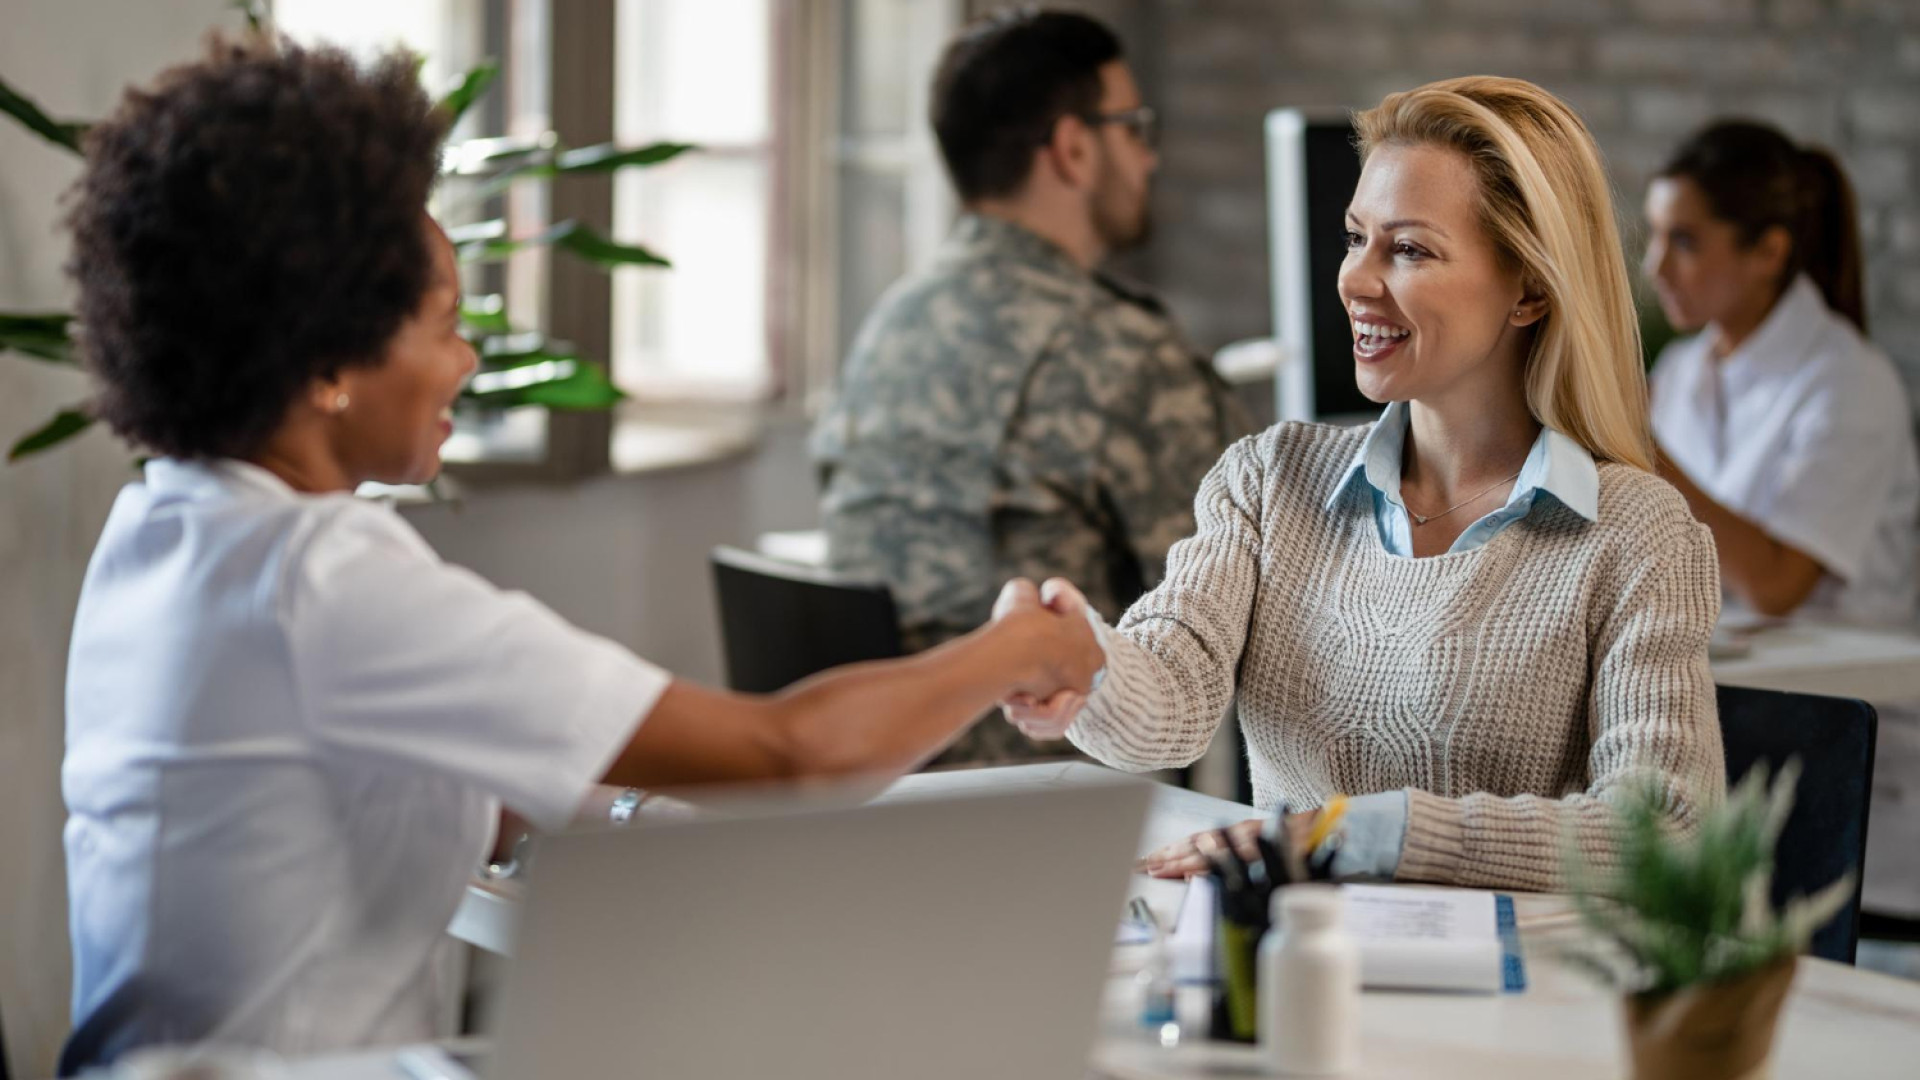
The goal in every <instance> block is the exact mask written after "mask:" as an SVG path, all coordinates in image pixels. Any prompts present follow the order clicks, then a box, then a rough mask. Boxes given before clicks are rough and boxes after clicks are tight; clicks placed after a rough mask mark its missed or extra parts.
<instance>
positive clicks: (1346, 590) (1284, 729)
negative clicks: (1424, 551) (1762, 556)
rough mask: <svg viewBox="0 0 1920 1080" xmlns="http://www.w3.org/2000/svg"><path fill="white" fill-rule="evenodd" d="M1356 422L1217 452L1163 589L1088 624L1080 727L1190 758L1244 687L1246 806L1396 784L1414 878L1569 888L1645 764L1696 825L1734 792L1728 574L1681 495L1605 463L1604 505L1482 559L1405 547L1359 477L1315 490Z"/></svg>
mask: <svg viewBox="0 0 1920 1080" xmlns="http://www.w3.org/2000/svg"><path fill="white" fill-rule="evenodd" d="M1365 436H1366V430H1365V429H1364V428H1359V429H1342V428H1335V427H1327V426H1323V425H1317V424H1296V423H1287V424H1280V425H1277V426H1275V427H1273V428H1270V429H1268V430H1267V431H1266V432H1264V433H1262V434H1260V435H1257V436H1253V437H1251V438H1247V439H1243V440H1241V441H1240V442H1239V443H1237V444H1235V445H1234V446H1233V447H1232V448H1231V449H1229V450H1228V451H1227V453H1226V455H1225V456H1224V457H1222V458H1221V460H1220V462H1219V464H1217V465H1215V466H1214V469H1213V471H1212V472H1211V473H1210V474H1208V476H1207V478H1206V480H1205V481H1204V482H1203V483H1202V484H1201V487H1200V493H1199V496H1198V498H1197V500H1196V505H1195V513H1196V518H1197V526H1198V531H1197V532H1196V534H1195V535H1194V536H1192V537H1189V538H1188V539H1186V540H1183V541H1181V542H1180V543H1179V544H1177V545H1176V546H1175V547H1174V548H1173V550H1172V552H1171V554H1170V555H1169V556H1168V560H1167V576H1166V579H1165V581H1164V582H1163V583H1162V584H1161V585H1160V587H1159V588H1157V589H1155V590H1154V591H1153V592H1151V593H1149V594H1147V595H1146V596H1144V597H1142V598H1141V599H1140V601H1139V603H1137V604H1135V605H1134V606H1133V608H1132V609H1131V610H1129V611H1128V612H1127V613H1126V615H1125V617H1123V618H1122V619H1121V620H1120V624H1119V627H1118V629H1117V630H1116V629H1109V628H1107V627H1105V626H1101V627H1100V628H1099V629H1100V636H1101V638H1102V643H1103V644H1104V645H1105V647H1106V650H1107V673H1106V676H1105V680H1104V681H1103V682H1102V684H1101V686H1100V688H1099V690H1098V691H1097V692H1096V693H1094V694H1093V696H1092V698H1091V699H1090V700H1089V701H1088V703H1087V706H1086V708H1085V710H1084V711H1083V712H1082V713H1081V715H1080V716H1079V718H1078V719H1077V720H1076V721H1075V722H1074V724H1073V727H1072V728H1071V729H1070V730H1069V731H1068V735H1069V737H1070V738H1071V739H1072V740H1073V742H1074V743H1075V744H1076V745H1078V746H1079V747H1081V748H1082V749H1084V750H1085V751H1087V752H1088V753H1089V754H1092V755H1093V756H1094V757H1096V758H1098V759H1100V760H1101V761H1104V762H1106V763H1107V764H1109V765H1113V766H1116V767H1118V768H1123V769H1134V770H1144V769H1156V768H1166V767H1170V766H1178V765H1184V764H1186V763H1188V762H1191V761H1193V760H1194V759H1195V758H1197V757H1199V756H1200V754H1201V752H1202V751H1204V750H1205V749H1206V747H1207V744H1208V741H1209V740H1210V739H1211V738H1212V736H1213V733H1214V730H1215V729H1216V728H1217V727H1218V726H1219V724H1220V721H1221V719H1222V718H1223V717H1224V716H1225V714H1226V712H1227V709H1228V706H1229V705H1230V704H1232V703H1233V702H1234V700H1235V694H1236V691H1237V692H1238V704H1239V715H1240V724H1241V731H1242V733H1243V735H1244V736H1245V741H1246V746H1247V753H1248V756H1249V759H1250V762H1251V766H1252V772H1253V790H1254V802H1255V804H1256V805H1258V806H1260V807H1262V808H1263V809H1266V808H1271V807H1273V806H1275V805H1277V804H1278V803H1279V801H1280V800H1282V799H1285V800H1286V801H1287V803H1288V804H1289V805H1290V806H1291V807H1292V808H1294V809H1306V808H1309V807H1315V806H1319V805H1321V804H1322V803H1323V802H1324V801H1325V800H1326V799H1328V798H1330V797H1331V796H1333V795H1334V794H1336V793H1345V794H1349V795H1357V794H1364V793H1367V792H1374V791H1389V790H1395V789H1405V790H1406V791H1407V811H1408V812H1407V829H1406V838H1405V841H1404V846H1403V847H1402V850H1401V856H1400V864H1399V870H1398V872H1397V876H1398V877H1399V878H1401V879H1405V880H1416V881H1436V882H1444V883H1449V884H1457V885H1474V886H1483V887H1495V888H1519V889H1546V890H1551V889H1559V888H1564V887H1565V880H1564V869H1563V868H1564V865H1565V863H1564V859H1563V850H1564V846H1565V842H1566V840H1567V838H1569V837H1571V838H1573V839H1574V840H1575V841H1576V842H1577V843H1578V844H1579V846H1580V848H1581V850H1582V852H1583V853H1584V854H1585V856H1586V857H1587V858H1588V859H1589V860H1590V861H1592V862H1593V863H1594V864H1596V865H1597V866H1600V867H1605V866H1607V865H1609V864H1610V863H1611V862H1612V856H1613V851H1614V839H1615V836H1614V829H1613V818H1612V812H1611V808H1610V806H1609V800H1611V799H1612V798H1614V797H1615V796H1617V795H1619V794H1621V793H1622V792H1623V791H1626V790H1630V789H1631V788H1632V787H1633V785H1634V784H1635V783H1637V782H1638V779H1637V778H1643V779H1644V780H1646V781H1648V782H1651V783H1653V784H1655V785H1657V787H1658V789H1659V790H1660V792H1661V793H1662V795H1663V797H1664V798H1665V801H1666V806H1667V809H1668V811H1669V813H1670V814H1671V818H1672V821H1673V822H1674V823H1675V824H1676V825H1677V826H1679V827H1680V828H1683V829H1685V828H1690V827H1691V826H1692V824H1693V822H1694V821H1695V819H1696V818H1697V816H1698V814H1699V813H1700V811H1701V810H1703V809H1705V808H1707V807H1709V806H1712V805H1714V804H1715V803H1717V802H1718V801H1719V800H1720V799H1721V797H1722V795H1723V794H1724V791H1725V786H1726V784H1725V775H1724V765H1723V761H1722V751H1721V746H1720V730H1719V724H1718V719H1717V717H1716V715H1715V708H1714V692H1713V679H1712V677H1711V675H1710V674H1709V673H1708V669H1707V639H1708V637H1709V636H1710V635H1711V633H1712V631H1713V624H1714V620H1715V619H1716V618H1717V617H1718V615H1719V607H1720V585H1719V576H1718V570H1717V567H1716V564H1715V560H1714V550H1713V542H1712V540H1711V539H1710V537H1709V536H1708V533H1707V530H1706V529H1705V527H1703V526H1701V525H1700V524H1698V523H1697V522H1695V521H1694V520H1693V517H1692V516H1691V515H1690V514H1689V513H1688V512H1687V507H1686V504H1685V503H1684V502H1682V501H1681V499H1680V496H1679V494H1678V493H1677V492H1675V491H1674V490H1673V488H1671V487H1669V486H1668V485H1667V484H1665V483H1664V482H1662V481H1660V480H1659V479H1657V478H1655V477H1653V476H1650V475H1648V474H1646V473H1644V472H1641V471H1639V470H1636V469H1633V468H1630V467H1627V466H1623V465H1616V464H1611V463H1601V464H1600V466H1599V470H1600V502H1599V515H1598V520H1597V521H1594V522H1588V521H1586V520H1584V519H1582V518H1581V517H1580V516H1579V515H1577V514H1575V513H1573V512H1572V511H1570V510H1568V509H1566V508H1565V507H1562V506H1560V505H1559V504H1558V503H1555V502H1553V501H1552V500H1551V499H1548V500H1546V501H1544V502H1542V503H1540V504H1538V505H1537V506H1536V507H1535V509H1534V511H1533V512H1532V513H1530V514H1528V515H1527V517H1526V518H1525V519H1524V520H1521V521H1519V522H1516V523H1514V524H1512V525H1509V526H1508V527H1507V528H1505V529H1503V530H1501V531H1500V532H1499V533H1498V534H1497V535H1495V536H1494V537H1493V539H1492V540H1490V541H1489V542H1488V543H1486V544H1485V545H1484V546H1482V547H1480V548H1478V549H1476V550H1473V551H1464V552H1458V553H1451V554H1445V555H1438V556H1434V557H1431V558H1424V559H1405V558H1399V557H1396V556H1393V555H1390V554H1388V553H1387V552H1386V550H1385V549H1384V548H1383V547H1382V546H1381V543H1380V537H1379V533H1378V531H1377V528H1376V526H1375V524H1374V519H1373V516H1372V512H1371V509H1370V507H1369V506H1368V504H1367V500H1366V497H1365V493H1364V492H1361V491H1357V490H1350V491H1349V492H1347V493H1346V495H1345V496H1343V498H1342V501H1341V502H1340V503H1338V504H1337V505H1335V506H1334V507H1333V508H1332V509H1331V510H1329V509H1328V508H1327V506H1326V503H1327V499H1328V497H1329V496H1330V495H1331V494H1332V492H1333V489H1334V485H1335V484H1336V483H1337V482H1338V481H1339V479H1340V477H1341V475H1342V474H1343V473H1344V472H1345V471H1346V468H1347V466H1348V465H1349V464H1350V463H1351V461H1352V460H1353V457H1354V454H1355V453H1356V451H1357V450H1358V449H1359V447H1360V444H1361V441H1362V440H1363V439H1364V438H1365Z"/></svg>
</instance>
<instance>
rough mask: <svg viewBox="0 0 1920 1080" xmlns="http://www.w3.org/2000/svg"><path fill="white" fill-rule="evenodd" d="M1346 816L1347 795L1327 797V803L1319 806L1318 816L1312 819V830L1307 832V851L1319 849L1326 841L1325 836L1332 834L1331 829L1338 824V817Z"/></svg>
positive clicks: (1310, 852)
mask: <svg viewBox="0 0 1920 1080" xmlns="http://www.w3.org/2000/svg"><path fill="white" fill-rule="evenodd" d="M1346 816H1347V797H1346V796H1345V795H1335V796H1334V797H1333V798H1331V799H1328V800H1327V805H1325V806H1323V807H1321V808H1320V816H1319V817H1318V818H1315V819H1314V822H1313V831H1312V832H1311V833H1308V834H1307V853H1308V854H1312V853H1313V852H1315V851H1318V850H1320V845H1321V844H1323V843H1325V842H1326V839H1327V837H1329V836H1331V835H1333V830H1334V829H1335V828H1337V827H1338V826H1339V825H1340V819H1341V818H1343V817H1346Z"/></svg>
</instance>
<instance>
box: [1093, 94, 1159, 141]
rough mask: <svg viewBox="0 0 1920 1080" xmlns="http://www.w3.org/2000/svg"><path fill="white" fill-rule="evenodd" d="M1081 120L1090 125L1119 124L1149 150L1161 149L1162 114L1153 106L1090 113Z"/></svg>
mask: <svg viewBox="0 0 1920 1080" xmlns="http://www.w3.org/2000/svg"><path fill="white" fill-rule="evenodd" d="M1080 119H1082V120H1084V121H1086V122H1087V123H1089V124H1093V125H1095V126H1098V125H1100V124H1119V125H1120V126H1121V127H1123V128H1126V129H1127V130H1128V131H1129V132H1131V133H1132V134H1133V137H1134V138H1136V139H1139V140H1140V145H1142V146H1144V147H1146V148H1147V149H1149V150H1157V149H1159V148H1160V114H1159V113H1156V112H1154V111H1153V106H1151V105H1140V106H1136V107H1134V108H1131V109H1123V110H1121V111H1120V112H1110V113H1089V114H1087V115H1085V116H1082V117H1081V118H1080Z"/></svg>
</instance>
